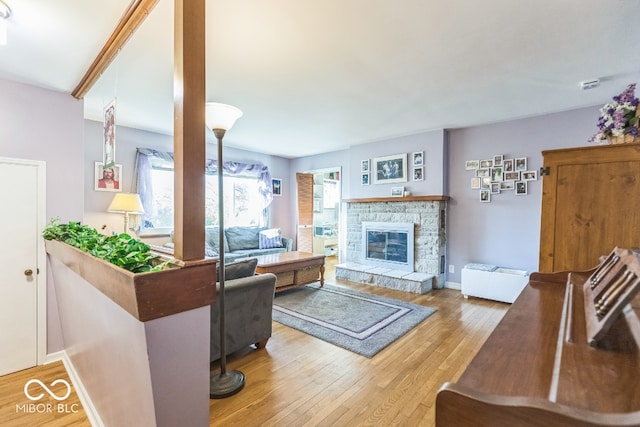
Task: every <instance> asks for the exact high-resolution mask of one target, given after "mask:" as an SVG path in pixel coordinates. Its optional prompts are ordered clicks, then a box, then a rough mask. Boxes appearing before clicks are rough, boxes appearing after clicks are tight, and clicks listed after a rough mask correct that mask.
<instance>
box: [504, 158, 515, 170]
mask: <svg viewBox="0 0 640 427" xmlns="http://www.w3.org/2000/svg"><path fill="white" fill-rule="evenodd" d="M502 170H503V171H505V172H513V159H503V160H502Z"/></svg>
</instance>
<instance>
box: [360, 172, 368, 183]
mask: <svg viewBox="0 0 640 427" xmlns="http://www.w3.org/2000/svg"><path fill="white" fill-rule="evenodd" d="M360 184H362V185H369V173H363V174H361V175H360Z"/></svg>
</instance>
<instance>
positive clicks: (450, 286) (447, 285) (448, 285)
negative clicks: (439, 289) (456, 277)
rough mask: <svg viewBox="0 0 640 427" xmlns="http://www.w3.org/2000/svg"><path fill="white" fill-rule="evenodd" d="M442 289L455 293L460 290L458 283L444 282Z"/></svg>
mask: <svg viewBox="0 0 640 427" xmlns="http://www.w3.org/2000/svg"><path fill="white" fill-rule="evenodd" d="M444 287H445V288H447V289H455V290H457V291H459V290H461V289H462V286H461V285H460V283H457V282H444Z"/></svg>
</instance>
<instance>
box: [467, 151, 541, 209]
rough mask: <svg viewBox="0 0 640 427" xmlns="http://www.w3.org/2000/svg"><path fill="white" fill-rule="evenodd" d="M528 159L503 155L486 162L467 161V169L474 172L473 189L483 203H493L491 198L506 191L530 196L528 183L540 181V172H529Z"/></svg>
mask: <svg viewBox="0 0 640 427" xmlns="http://www.w3.org/2000/svg"><path fill="white" fill-rule="evenodd" d="M527 166H528V165H527V158H526V157H516V158H513V159H506V158H504V156H503V155H502V154H498V155H495V156H493V158H491V159H486V160H467V161H466V162H465V169H466V170H468V171H473V173H474V176H473V177H472V178H471V189H472V190H478V191H479V200H480V202H482V203H489V202H491V197H492V196H494V195H496V194H501V193H502V192H505V191H513V192H514V194H515V195H516V196H526V195H527V194H528V183H529V182H530V181H536V180H537V179H538V171H536V170H529V169H528V167H527Z"/></svg>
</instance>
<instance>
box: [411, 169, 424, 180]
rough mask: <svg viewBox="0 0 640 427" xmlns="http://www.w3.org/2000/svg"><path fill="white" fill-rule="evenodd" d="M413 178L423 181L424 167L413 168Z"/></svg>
mask: <svg viewBox="0 0 640 427" xmlns="http://www.w3.org/2000/svg"><path fill="white" fill-rule="evenodd" d="M413 180H414V181H424V169H423V168H422V166H421V167H419V168H413Z"/></svg>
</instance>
